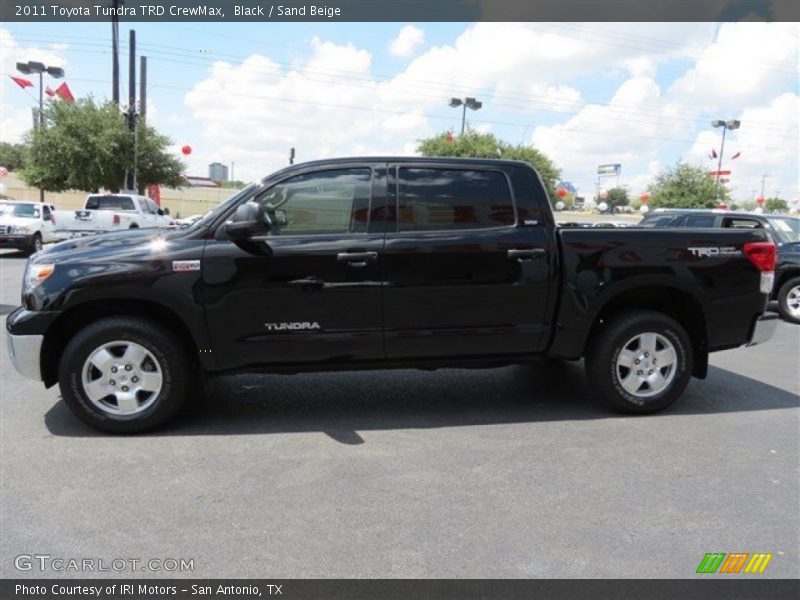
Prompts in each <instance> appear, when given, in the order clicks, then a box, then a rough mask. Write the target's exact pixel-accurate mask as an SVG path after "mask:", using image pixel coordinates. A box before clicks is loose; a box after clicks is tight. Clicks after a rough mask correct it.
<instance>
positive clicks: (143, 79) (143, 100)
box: [139, 56, 147, 124]
mask: <svg viewBox="0 0 800 600" xmlns="http://www.w3.org/2000/svg"><path fill="white" fill-rule="evenodd" d="M146 120H147V57H146V56H141V57H139V121H140V122H141V123H142V124H144V123H145V121H146Z"/></svg>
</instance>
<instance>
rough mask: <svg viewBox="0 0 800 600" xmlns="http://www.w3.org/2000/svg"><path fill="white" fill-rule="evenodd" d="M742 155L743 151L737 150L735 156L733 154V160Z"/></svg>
mask: <svg viewBox="0 0 800 600" xmlns="http://www.w3.org/2000/svg"><path fill="white" fill-rule="evenodd" d="M741 155H742V153H741V152H737V153H736V154H734V155H733V156H731V160H733V159H734V158H739V157H740V156H741Z"/></svg>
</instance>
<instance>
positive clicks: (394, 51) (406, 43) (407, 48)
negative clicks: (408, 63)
mask: <svg viewBox="0 0 800 600" xmlns="http://www.w3.org/2000/svg"><path fill="white" fill-rule="evenodd" d="M424 42H425V32H424V31H423V30H422V29H420V28H419V27H414V26H413V25H406V26H405V27H403V28H402V29H401V30H400V32H399V33H398V34H397V37H395V38H394V39H393V40H392V41H390V42H389V53H390V54H391V55H392V56H400V57H408V56H411V55H412V54H414V51H415V50H416V49H417V46H419V45H420V44H422V43H424Z"/></svg>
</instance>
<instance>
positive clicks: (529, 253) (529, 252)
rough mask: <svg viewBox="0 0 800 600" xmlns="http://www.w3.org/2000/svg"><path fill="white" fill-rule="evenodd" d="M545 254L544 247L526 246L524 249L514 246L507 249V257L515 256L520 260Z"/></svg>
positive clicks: (523, 260) (525, 260) (527, 259)
mask: <svg viewBox="0 0 800 600" xmlns="http://www.w3.org/2000/svg"><path fill="white" fill-rule="evenodd" d="M545 254H546V251H545V249H544V248H528V249H525V250H522V249H518V248H514V249H513V250H509V251H508V258H516V259H517V260H518V261H520V262H529V261H531V260H533V259H534V258H538V257H540V256H544V255H545Z"/></svg>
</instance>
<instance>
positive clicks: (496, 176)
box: [397, 167, 516, 231]
mask: <svg viewBox="0 0 800 600" xmlns="http://www.w3.org/2000/svg"><path fill="white" fill-rule="evenodd" d="M397 191H398V203H397V204H398V206H397V220H398V227H399V230H400V231H441V230H454V229H481V228H486V227H500V226H509V225H514V223H515V222H516V219H515V217H514V203H513V201H512V199H511V189H510V188H509V185H508V180H507V179H506V177H505V175H503V174H502V173H500V172H498V171H478V170H467V169H436V168H405V167H401V168H400V169H399V170H398V186H397Z"/></svg>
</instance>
